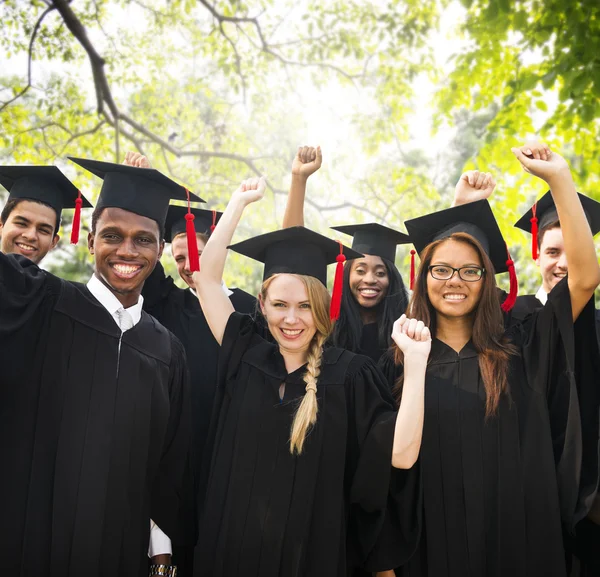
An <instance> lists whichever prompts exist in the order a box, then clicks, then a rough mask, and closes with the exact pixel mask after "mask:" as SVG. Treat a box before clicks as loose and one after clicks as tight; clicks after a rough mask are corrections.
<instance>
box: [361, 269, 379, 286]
mask: <svg viewBox="0 0 600 577" xmlns="http://www.w3.org/2000/svg"><path fill="white" fill-rule="evenodd" d="M363 282H365V283H366V284H375V283H376V282H377V277H376V276H375V274H374V273H373V272H371V271H369V272H368V273H367V274H366V275H365V276H364V277H363Z"/></svg>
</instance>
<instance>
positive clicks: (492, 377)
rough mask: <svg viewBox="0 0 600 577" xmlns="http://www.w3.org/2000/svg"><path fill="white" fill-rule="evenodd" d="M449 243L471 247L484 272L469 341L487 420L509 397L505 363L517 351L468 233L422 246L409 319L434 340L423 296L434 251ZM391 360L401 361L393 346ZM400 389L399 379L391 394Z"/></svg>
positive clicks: (484, 260) (491, 277) (431, 312)
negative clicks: (425, 328) (475, 355)
mask: <svg viewBox="0 0 600 577" xmlns="http://www.w3.org/2000/svg"><path fill="white" fill-rule="evenodd" d="M449 240H454V241H456V242H462V243H465V244H468V245H470V246H472V247H473V248H474V249H475V250H476V251H477V253H478V254H479V258H480V259H481V264H482V266H483V268H484V269H485V273H484V275H483V278H482V280H481V281H480V282H482V283H483V287H482V289H481V295H480V297H479V303H478V304H477V307H476V309H475V311H474V316H473V333H472V336H471V340H472V341H473V346H474V347H475V350H476V351H477V353H478V356H479V371H480V372H481V378H482V380H483V384H484V386H485V392H486V402H485V414H486V417H489V416H491V415H494V414H495V413H496V412H497V410H498V404H499V403H500V396H501V395H502V394H503V393H506V394H509V390H508V363H509V360H510V356H511V355H514V354H516V353H517V349H516V348H515V346H514V345H511V344H510V343H509V342H508V340H507V339H506V337H505V336H504V320H503V316H502V309H501V308H500V302H499V301H498V293H497V290H496V278H495V273H494V265H492V262H491V261H490V259H489V257H488V255H487V254H486V252H485V251H484V250H483V247H482V246H481V244H480V243H479V242H478V241H477V240H476V239H475V238H473V237H472V236H471V235H470V234H466V233H463V232H458V233H454V234H452V235H450V236H449V237H447V238H443V239H441V240H437V241H435V242H432V243H431V244H429V245H427V246H426V247H425V249H424V250H423V252H422V253H421V266H420V267H419V272H418V274H417V278H416V282H415V287H414V291H413V295H412V299H411V301H410V305H409V311H410V316H411V317H412V318H416V319H419V320H421V321H423V322H424V323H425V326H428V327H429V329H430V331H431V335H432V337H434V338H435V336H436V317H437V313H436V310H435V308H434V307H433V305H432V304H431V301H430V300H429V295H428V293H427V276H428V274H429V265H430V264H431V260H432V258H433V255H434V253H435V251H436V249H437V248H438V247H439V246H440V245H441V244H443V243H444V242H447V241H449ZM394 360H395V362H396V364H400V363H402V361H403V358H402V351H401V350H400V349H399V348H398V347H397V346H396V345H394ZM401 387H402V378H400V379H399V380H398V382H397V383H396V386H395V392H396V393H399V392H400V391H401Z"/></svg>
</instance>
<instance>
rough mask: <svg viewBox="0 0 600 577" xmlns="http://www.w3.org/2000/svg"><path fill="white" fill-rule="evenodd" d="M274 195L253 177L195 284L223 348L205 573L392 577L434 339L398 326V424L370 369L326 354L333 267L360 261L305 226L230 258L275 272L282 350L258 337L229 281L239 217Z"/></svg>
mask: <svg viewBox="0 0 600 577" xmlns="http://www.w3.org/2000/svg"><path fill="white" fill-rule="evenodd" d="M264 188H265V181H264V179H260V180H258V179H254V180H251V181H246V182H244V183H242V185H241V186H240V188H238V190H237V191H236V192H235V193H234V194H233V196H232V198H231V201H230V203H229V206H228V207H227V210H226V211H225V213H224V215H223V217H222V218H221V220H220V221H219V224H218V225H217V227H216V229H215V231H214V233H213V234H212V236H211V238H210V240H209V241H208V243H207V244H206V247H205V249H204V252H203V255H202V265H201V267H200V268H201V270H200V272H199V273H196V274H195V277H196V278H195V283H196V286H197V287H199V290H198V295H199V298H200V303H201V305H202V308H203V310H204V314H205V316H206V319H207V321H208V324H209V326H210V328H211V330H212V332H213V335H214V337H215V339H216V340H217V341H218V342H219V343H220V344H221V351H220V357H219V370H220V377H219V384H218V392H217V399H216V402H215V406H214V410H213V420H212V425H211V429H212V430H211V436H210V438H209V442H210V443H211V447H212V457H211V459H210V463H208V462H207V468H206V474H207V478H206V480H205V484H206V500H205V503H204V505H203V506H202V507H201V509H202V510H201V514H200V540H199V545H198V547H197V550H196V555H195V563H194V565H195V575H197V576H204V575H206V576H210V577H220V576H223V577H224V576H227V577H235V576H236V575H244V577H247V576H257V577H258V576H260V577H288V576H290V577H292V576H304V575H306V576H308V575H310V576H311V577H318V576H323V577H325V576H327V577H336V576H339V577H342V576H345V575H347V573H348V571H349V570H350V569H351V568H352V567H354V566H356V565H365V566H367V567H368V568H369V569H372V570H377V569H389V568H390V567H393V566H395V564H397V563H398V562H402V560H404V561H405V560H406V559H407V558H408V557H409V556H410V555H411V554H412V551H413V550H414V548H415V547H416V543H417V540H418V522H417V515H418V509H419V508H418V506H417V502H418V474H417V471H416V470H415V469H413V468H412V467H413V465H414V463H415V461H416V459H417V456H418V453H419V446H420V443H421V430H422V427H423V381H424V375H425V368H426V363H427V357H428V355H429V348H430V336H429V330H428V329H427V328H426V327H425V326H424V325H423V323H419V322H417V321H416V320H411V319H406V318H402V319H401V320H400V321H399V322H398V323H397V325H396V327H395V329H396V330H395V339H396V342H397V343H398V345H399V346H400V347H401V348H402V350H403V351H404V355H405V363H406V369H407V370H406V375H407V376H406V383H405V392H404V397H403V399H402V404H401V406H400V408H399V411H398V412H395V411H394V409H393V400H392V399H391V398H390V397H389V392H388V389H387V385H386V383H385V381H384V378H383V375H381V374H380V372H379V370H378V369H377V368H376V367H375V365H374V364H373V362H372V361H371V360H370V359H368V358H367V357H363V356H360V355H355V354H353V353H350V352H348V351H345V350H342V349H337V348H333V347H326V348H324V343H325V341H326V340H327V337H328V336H329V335H330V333H331V330H332V327H333V321H332V320H331V318H330V297H329V294H328V292H327V289H326V287H325V282H326V271H327V264H328V263H329V262H335V261H336V260H338V262H339V261H342V260H343V257H341V256H339V255H340V254H341V252H343V253H344V255H345V256H347V257H351V258H355V256H356V254H355V253H354V252H353V251H351V250H350V249H347V248H345V247H341V246H340V245H339V244H338V243H336V242H334V241H332V240H330V239H327V238H325V237H323V236H321V235H319V234H317V233H314V232H312V231H309V230H307V229H305V228H303V227H294V228H291V229H286V230H281V231H277V232H274V233H269V234H264V235H261V236H259V237H255V238H252V239H249V240H247V241H244V242H242V243H239V244H238V245H235V246H234V247H232V248H234V249H235V250H237V251H238V252H240V253H242V254H245V255H247V256H250V257H252V258H255V259H257V260H259V261H261V262H264V263H265V273H264V278H265V282H264V283H263V286H262V288H261V291H260V294H259V302H260V307H261V310H262V313H263V315H264V317H265V319H266V324H267V326H268V329H269V331H270V333H271V335H272V337H273V342H267V341H266V340H264V339H263V338H261V337H260V336H259V335H258V333H257V332H256V331H255V330H254V322H253V320H252V319H251V318H250V317H249V316H245V315H241V314H239V313H236V312H234V310H233V307H232V306H231V303H230V301H229V300H228V299H227V298H226V297H225V296H224V293H223V291H222V289H221V276H222V273H223V267H224V263H225V258H226V253H227V246H228V244H229V243H230V241H231V238H232V236H233V233H234V231H235V228H236V226H237V224H238V222H239V219H240V217H241V215H242V212H243V210H244V208H245V207H246V206H247V205H248V204H250V203H251V202H254V201H257V200H259V199H260V198H261V197H262V196H263V193H264ZM336 257H337V258H336ZM339 266H340V268H341V266H342V265H341V263H340V265H339ZM341 272H342V271H341V270H340V271H339V273H340V274H341ZM334 292H335V288H334ZM334 316H335V315H334ZM390 487H392V488H393V490H391V491H390ZM388 502H390V503H393V504H394V505H393V506H390V508H389V509H388V511H389V513H388V514H387V515H386V507H387V504H388ZM384 524H385V526H386V531H385V534H386V535H388V534H389V531H390V530H392V531H394V534H395V535H397V537H398V539H394V540H389V542H391V543H392V544H393V548H392V550H391V551H387V550H386V547H385V546H384V543H382V542H379V541H378V537H379V535H380V533H381V529H382V526H383V525H384Z"/></svg>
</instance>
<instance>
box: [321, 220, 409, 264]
mask: <svg viewBox="0 0 600 577" xmlns="http://www.w3.org/2000/svg"><path fill="white" fill-rule="evenodd" d="M331 228H332V229H333V230H339V231H340V232H343V233H344V234H349V235H351V236H352V237H353V240H352V248H353V249H354V250H355V251H357V252H361V253H364V254H371V255H374V256H379V257H381V258H384V259H386V260H389V261H391V262H392V263H393V262H394V261H395V260H396V246H397V245H399V244H407V243H409V242H411V240H410V237H409V236H408V235H407V234H404V233H403V232H399V231H397V230H394V229H393V228H388V227H387V226H383V225H381V224H376V223H374V222H371V223H369V224H350V225H346V226H332V227H331Z"/></svg>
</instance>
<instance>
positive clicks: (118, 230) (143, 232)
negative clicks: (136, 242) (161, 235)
mask: <svg viewBox="0 0 600 577" xmlns="http://www.w3.org/2000/svg"><path fill="white" fill-rule="evenodd" d="M98 232H99V233H107V232H116V233H118V234H121V235H122V234H123V229H121V228H119V227H118V226H107V227H106V228H101V229H100V230H99V231H98ZM140 235H144V236H150V237H152V238H153V239H155V240H156V239H157V238H158V237H157V236H156V234H155V233H154V232H152V231H150V230H136V231H134V236H140Z"/></svg>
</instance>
